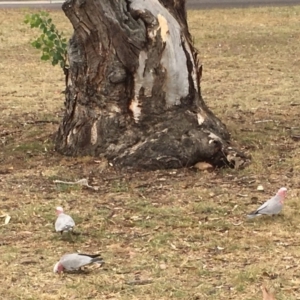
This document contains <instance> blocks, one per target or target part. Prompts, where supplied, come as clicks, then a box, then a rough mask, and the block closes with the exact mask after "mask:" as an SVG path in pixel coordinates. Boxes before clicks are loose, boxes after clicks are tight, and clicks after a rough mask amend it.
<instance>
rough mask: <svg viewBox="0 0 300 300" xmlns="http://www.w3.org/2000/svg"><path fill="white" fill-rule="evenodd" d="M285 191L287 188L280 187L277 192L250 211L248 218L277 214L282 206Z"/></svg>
mask: <svg viewBox="0 0 300 300" xmlns="http://www.w3.org/2000/svg"><path fill="white" fill-rule="evenodd" d="M286 193H287V188H285V187H282V188H280V189H279V190H278V192H277V194H276V195H275V196H274V197H272V198H271V199H269V200H268V201H266V202H265V203H264V204H262V205H261V206H260V207H259V208H258V209H257V210H255V211H253V212H251V213H250V214H249V215H248V218H254V217H257V216H261V215H277V214H279V213H280V212H281V210H282V208H283V202H284V198H285V196H286Z"/></svg>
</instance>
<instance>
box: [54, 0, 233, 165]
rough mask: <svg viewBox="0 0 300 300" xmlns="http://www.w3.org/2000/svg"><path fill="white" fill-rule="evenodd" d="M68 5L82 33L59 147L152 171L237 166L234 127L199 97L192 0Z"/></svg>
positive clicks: (76, 37)
mask: <svg viewBox="0 0 300 300" xmlns="http://www.w3.org/2000/svg"><path fill="white" fill-rule="evenodd" d="M62 7H63V10H64V12H65V14H66V16H67V17H68V18H69V19H70V21H71V23H72V25H73V27H74V34H73V37H72V38H71V40H70V44H69V51H68V54H69V62H70V68H69V76H68V79H67V87H66V103H65V105H66V110H65V116H64V119H63V122H62V124H61V125H60V128H59V131H58V134H57V140H56V150H57V151H59V152H60V153H63V154H66V155H93V156H104V157H106V158H107V159H108V160H110V161H111V162H112V163H114V164H116V165H119V166H127V167H134V168H147V169H159V168H179V167H186V166H191V165H193V164H195V163H197V162H199V161H207V162H210V163H212V164H214V165H222V164H226V163H227V164H228V163H232V159H228V157H229V156H228V153H229V152H228V151H229V150H230V148H229V150H228V142H229V133H228V131H227V129H226V127H225V125H224V124H223V123H222V122H221V121H220V120H219V119H218V118H217V117H215V116H214V115H213V114H212V113H211V111H210V110H209V109H208V108H207V106H206V105H205V103H204V101H203V99H202V97H201V91H200V79H201V70H202V68H201V65H200V63H199V60H198V58H197V52H196V50H195V49H194V47H193V45H192V42H191V36H190V34H189V31H188V26H187V20H186V10H185V1H184V0H67V1H66V2H65V3H64V4H63V6H62ZM231 151H233V150H231ZM233 156H236V154H234V155H233ZM233 156H232V155H231V156H230V157H233Z"/></svg>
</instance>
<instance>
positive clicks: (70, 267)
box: [53, 253, 104, 274]
mask: <svg viewBox="0 0 300 300" xmlns="http://www.w3.org/2000/svg"><path fill="white" fill-rule="evenodd" d="M92 263H98V264H103V263H104V261H103V259H102V258H101V257H100V254H95V255H89V254H81V253H72V254H65V255H63V256H62V257H61V259H60V260H59V261H58V262H57V263H56V264H55V266H54V268H53V272H54V273H58V274H59V273H61V272H63V271H64V270H66V271H76V270H78V269H80V268H81V267H84V266H86V265H90V264H92Z"/></svg>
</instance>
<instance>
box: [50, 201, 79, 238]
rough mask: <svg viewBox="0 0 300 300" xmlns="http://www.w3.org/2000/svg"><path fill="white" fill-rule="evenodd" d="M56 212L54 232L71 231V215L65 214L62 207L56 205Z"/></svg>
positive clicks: (72, 224) (73, 224)
mask: <svg viewBox="0 0 300 300" xmlns="http://www.w3.org/2000/svg"><path fill="white" fill-rule="evenodd" d="M56 214H57V219H56V221H55V230H56V232H60V233H61V234H62V233H63V232H65V231H66V232H68V231H72V230H73V227H74V226H75V222H74V220H73V219H72V217H71V216H69V215H67V214H65V213H64V210H63V208H62V207H60V206H58V207H56Z"/></svg>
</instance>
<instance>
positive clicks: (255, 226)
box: [0, 7, 300, 300]
mask: <svg viewBox="0 0 300 300" xmlns="http://www.w3.org/2000/svg"><path fill="white" fill-rule="evenodd" d="M27 13H30V11H28V10H1V11H0V20H1V21H0V22H1V26H0V52H1V61H0V82H1V89H0V99H1V100H0V110H1V118H0V145H1V147H0V183H1V189H0V211H1V214H2V215H5V214H9V215H10V216H11V220H10V222H9V223H8V224H7V225H4V217H3V218H2V219H0V221H1V225H2V226H1V227H0V236H1V240H0V257H1V260H0V266H1V268H0V278H1V285H0V293H1V295H4V298H3V299H13V300H15V299H24V300H27V299H28V300H29V299H39V300H44V299H80V300H82V299H128V300H129V299H130V300H132V299H143V300H147V299H193V300H196V299H208V300H209V299H224V300H225V299H243V300H246V299H248V300H254V299H262V295H261V291H260V288H259V287H260V285H261V284H262V283H266V284H267V286H269V287H271V290H272V291H274V292H275V293H276V299H282V300H283V299H289V300H296V299H299V298H300V288H299V284H300V277H299V276H300V275H299V261H300V248H299V245H300V231H299V228H300V225H299V218H300V215H299V192H300V185H299V183H300V178H299V142H298V139H299V135H300V128H299V127H300V126H299V109H300V108H299V105H300V100H299V96H300V92H299V82H300V73H299V67H300V60H299V52H300V44H299V38H300V33H299V15H300V8H299V7H286V8H285V7H281V8H272V7H269V8H256V9H254V8H253V9H232V10H212V11H208V10H207V11H190V12H189V15H188V20H189V25H190V30H191V33H192V34H193V36H194V40H195V43H196V46H197V48H198V49H199V51H200V56H201V57H202V61H203V67H204V71H203V79H202V93H203V96H204V98H205V101H206V103H207V104H208V105H209V106H210V108H211V109H212V110H213V111H214V112H215V113H216V114H217V115H218V116H219V117H220V118H221V119H222V120H223V122H225V123H226V124H227V126H228V128H229V130H230V131H231V133H232V139H233V141H234V142H235V143H236V144H237V145H239V147H240V148H241V149H243V150H244V151H246V152H248V153H251V155H252V158H253V160H252V164H251V165H250V166H249V167H248V168H246V169H244V170H241V171H236V170H230V169H224V170H215V171H213V172H210V173H209V172H200V171H198V172H197V171H194V170H191V169H182V170H168V171H159V172H140V173H134V174H129V173H124V172H122V171H120V170H116V169H115V168H114V167H113V166H109V165H108V164H107V163H106V162H105V161H101V160H98V159H97V158H92V157H83V158H69V157H63V156H61V155H59V154H57V153H55V152H54V150H53V141H52V138H53V134H54V133H55V131H56V130H57V126H58V123H59V121H60V120H61V117H62V114H63V101H64V99H63V94H61V92H62V90H63V89H64V78H63V74H62V72H61V70H60V69H59V68H58V67H57V68H56V67H55V68H53V67H52V66H51V65H50V64H49V63H46V62H42V61H40V60H39V57H40V53H39V52H38V51H37V50H35V49H33V48H32V47H31V45H30V41H32V40H33V38H34V37H36V36H37V35H38V34H39V32H38V31H34V30H32V29H30V28H29V27H28V26H27V25H26V24H24V23H23V20H24V17H25V15H26V14H27ZM51 16H52V18H53V19H54V22H55V24H57V27H58V28H59V29H60V30H63V31H64V32H65V34H66V35H70V34H71V32H72V30H71V27H70V25H69V23H68V20H67V19H66V18H65V17H64V15H63V13H62V12H51ZM297 137H298V138H297ZM82 178H87V179H88V180H89V183H90V184H91V185H93V186H97V187H99V189H98V191H93V190H91V189H88V188H85V187H81V186H76V185H75V186H69V185H66V184H55V183H53V180H55V179H59V180H65V181H74V180H78V179H82ZM259 184H262V185H263V186H264V188H265V191H264V192H258V191H256V188H257V186H258V185H259ZM281 186H286V187H287V188H288V190H289V191H288V197H287V201H286V206H285V208H284V211H283V213H282V215H281V216H278V217H274V218H271V217H261V218H258V219H254V220H252V221H248V220H247V219H246V218H245V215H246V213H247V212H249V211H251V210H253V209H254V208H256V207H257V206H258V205H259V204H260V203H262V202H263V201H264V200H266V199H267V198H268V197H270V196H272V195H273V194H274V193H275V192H276V191H277V190H278V188H280V187H281ZM57 205H61V206H63V207H64V208H65V210H66V211H67V212H69V213H70V214H71V215H72V216H73V217H74V219H75V221H76V223H77V228H76V230H77V231H78V232H80V233H81V235H80V236H78V237H76V238H75V242H74V243H72V241H71V240H69V239H68V238H67V237H63V238H61V237H60V236H59V235H57V234H55V233H54V227H53V222H54V220H55V207H56V206H57ZM74 251H81V252H87V253H101V255H102V256H103V258H104V259H105V261H106V264H105V265H104V266H103V267H101V268H94V267H91V268H88V270H86V272H85V273H83V274H66V275H64V276H62V277H60V276H57V275H55V274H53V273H52V268H53V265H54V263H55V262H56V261H57V260H58V259H59V257H60V256H61V255H63V254H64V253H71V252H74Z"/></svg>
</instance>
